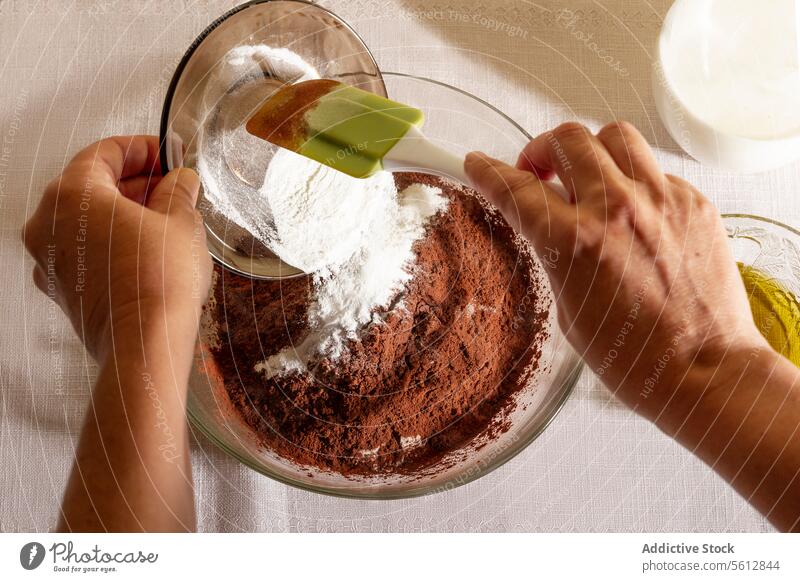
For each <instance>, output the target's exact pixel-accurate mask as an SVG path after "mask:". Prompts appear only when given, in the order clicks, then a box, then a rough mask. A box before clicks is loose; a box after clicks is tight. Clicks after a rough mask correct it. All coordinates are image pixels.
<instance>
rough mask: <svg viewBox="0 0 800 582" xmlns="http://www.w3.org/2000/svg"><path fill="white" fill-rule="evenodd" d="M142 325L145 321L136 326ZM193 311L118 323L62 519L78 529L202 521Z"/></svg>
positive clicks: (178, 527) (156, 527)
mask: <svg viewBox="0 0 800 582" xmlns="http://www.w3.org/2000/svg"><path fill="white" fill-rule="evenodd" d="M137 327H138V326H137ZM195 336H196V320H195V319H194V317H193V316H189V315H181V316H180V317H175V316H173V317H170V318H166V317H165V316H164V315H163V314H162V315H152V316H150V317H146V318H145V317H143V325H142V326H141V328H140V329H138V330H136V329H133V330H131V329H130V328H127V327H126V328H122V329H118V331H117V333H114V334H112V337H113V349H109V350H108V354H107V356H106V357H105V361H104V362H103V363H102V367H101V372H100V376H99V378H98V381H97V384H96V386H95V389H94V392H93V395H92V400H91V403H90V406H89V410H88V412H87V415H86V421H85V425H84V427H83V430H82V433H81V437H80V442H79V444H78V448H77V450H76V457H75V464H74V467H73V471H72V474H71V477H70V480H69V484H68V486H67V490H66V492H65V496H64V502H63V507H62V516H61V520H60V523H59V529H60V530H72V531H86V530H88V531H185V530H193V529H194V528H195V517H194V502H193V491H192V478H191V469H190V463H189V446H188V433H187V426H186V413H185V402H186V387H187V382H188V376H189V372H190V368H191V361H192V353H193V350H194V341H195Z"/></svg>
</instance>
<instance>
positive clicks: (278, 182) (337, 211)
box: [256, 151, 447, 376]
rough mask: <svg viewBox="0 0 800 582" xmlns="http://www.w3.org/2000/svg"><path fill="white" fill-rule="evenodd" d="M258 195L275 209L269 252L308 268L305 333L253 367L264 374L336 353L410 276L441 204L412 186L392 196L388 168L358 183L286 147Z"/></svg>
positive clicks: (433, 192)
mask: <svg viewBox="0 0 800 582" xmlns="http://www.w3.org/2000/svg"><path fill="white" fill-rule="evenodd" d="M261 193H262V195H263V196H264V197H265V198H266V199H267V200H268V201H269V204H270V205H271V206H272V208H273V209H274V210H275V217H276V226H277V238H278V241H280V242H279V243H278V244H277V245H276V246H275V247H274V249H275V250H276V252H277V253H278V255H279V256H280V257H281V258H282V259H283V260H285V261H286V262H288V263H290V264H294V265H295V266H298V267H299V268H302V269H304V270H305V271H306V272H313V273H314V274H313V278H314V280H313V285H314V291H313V296H312V300H311V304H310V306H309V311H308V321H309V327H310V328H311V331H310V332H309V335H308V336H306V338H305V339H304V340H303V342H302V343H301V344H299V345H296V346H290V347H288V348H286V349H284V350H283V351H281V352H279V353H278V354H276V355H274V356H272V357H270V358H268V359H267V360H266V361H264V362H261V363H259V364H257V365H256V370H257V371H262V372H266V373H267V375H268V376H274V375H276V374H281V373H285V372H290V371H303V370H304V369H305V367H306V363H307V362H308V361H309V359H310V358H312V357H314V356H315V355H318V354H320V355H325V356H328V357H331V358H334V359H335V358H336V357H338V356H340V355H341V353H342V350H343V349H344V346H345V344H346V343H347V341H348V340H350V339H355V338H356V337H357V334H358V330H359V329H360V328H361V327H362V326H364V325H366V324H368V323H370V321H372V317H373V315H372V314H373V312H374V311H375V310H376V309H379V308H386V307H388V306H389V305H390V303H391V302H392V301H393V300H394V299H395V298H396V296H397V294H398V293H399V292H400V290H401V289H402V287H403V285H405V284H406V283H407V282H408V281H409V280H410V279H411V276H412V275H411V272H410V267H411V264H412V263H413V261H414V252H413V245H414V243H415V242H416V241H417V240H418V239H419V238H421V237H422V235H423V234H424V232H425V223H426V222H427V221H428V219H430V218H431V217H432V216H434V215H435V214H436V213H437V212H439V211H441V210H442V209H444V208H445V207H446V205H447V200H446V199H445V198H444V197H442V196H441V190H439V189H438V188H433V187H431V186H424V185H422V184H413V185H411V186H409V187H408V188H406V189H405V190H403V191H402V192H399V193H398V192H397V190H396V188H395V185H394V178H393V177H392V175H391V174H389V173H385V172H384V173H380V174H377V175H376V176H373V177H372V178H370V179H367V180H359V179H356V178H351V177H349V176H347V175H345V174H342V173H340V172H337V171H335V170H332V169H330V168H327V167H325V166H321V165H319V164H317V163H316V162H313V161H311V160H308V159H306V158H303V157H301V156H298V155H296V154H294V153H291V152H288V151H281V152H279V154H278V155H276V156H275V158H274V159H273V162H272V164H271V165H270V169H269V170H268V172H267V178H266V180H265V181H264V186H263V188H262V189H261ZM309 267H314V268H313V269H310V268H309Z"/></svg>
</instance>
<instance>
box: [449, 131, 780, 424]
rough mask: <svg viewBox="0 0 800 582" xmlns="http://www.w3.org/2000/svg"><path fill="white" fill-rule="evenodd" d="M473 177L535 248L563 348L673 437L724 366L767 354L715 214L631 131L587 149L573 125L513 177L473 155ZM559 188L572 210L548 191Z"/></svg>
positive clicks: (544, 142)
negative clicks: (740, 357)
mask: <svg viewBox="0 0 800 582" xmlns="http://www.w3.org/2000/svg"><path fill="white" fill-rule="evenodd" d="M465 168H466V171H467V173H468V175H469V176H470V178H471V180H472V181H473V183H474V186H475V188H476V189H477V190H479V191H480V192H481V193H483V194H484V195H485V196H486V197H487V198H488V200H489V201H490V202H492V203H494V204H495V205H496V206H497V207H498V208H499V209H500V211H501V212H502V214H503V215H504V216H505V218H506V219H507V220H508V222H509V223H510V224H511V225H512V226H513V227H514V228H515V229H516V230H517V231H519V232H520V233H521V234H522V235H523V236H525V237H526V238H527V239H528V240H530V241H531V242H532V243H533V245H534V247H535V249H536V252H537V254H538V256H539V258H540V260H541V262H542V263H543V264H544V266H545V268H546V270H547V273H548V275H549V277H550V281H551V285H552V287H553V289H554V292H555V296H556V300H557V305H558V315H559V321H560V324H561V326H562V328H563V330H564V332H565V333H566V336H567V338H568V339H569V341H570V342H571V343H572V344H573V346H574V347H575V348H576V349H577V350H578V351H579V353H580V354H581V355H582V356H583V357H584V359H585V360H586V361H587V362H588V364H589V365H590V366H591V367H592V369H593V370H594V371H595V372H596V373H597V374H598V375H600V376H601V377H602V379H603V380H604V382H605V383H606V384H607V385H608V386H609V387H610V388H611V389H612V390H614V391H615V392H616V394H617V395H618V396H619V397H620V398H621V399H622V400H623V401H624V402H626V403H627V404H628V405H630V406H632V407H634V408H635V409H636V410H637V411H638V412H639V413H641V414H643V415H644V416H646V417H648V418H650V419H651V420H654V421H658V423H659V424H660V425H661V426H662V428H664V429H665V430H667V432H674V430H675V429H676V428H677V427H676V424H679V423H680V422H681V419H683V418H685V416H686V413H687V412H688V410H689V409H690V408H691V406H693V405H694V404H695V403H696V402H697V399H698V398H700V397H701V394H699V393H698V388H697V387H698V385H699V386H701V387H704V386H707V385H709V382H708V381H707V379H708V378H709V376H708V375H711V376H713V375H714V374H715V373H725V372H724V371H722V370H717V367H718V365H719V363H720V362H721V361H722V359H723V358H725V357H729V356H731V355H732V354H737V353H738V354H743V353H747V352H750V351H752V350H756V349H761V348H766V349H769V347H768V345H767V344H766V342H765V340H764V339H763V338H762V337H761V335H760V334H759V332H758V330H757V328H756V327H755V324H754V322H753V319H752V315H751V312H750V308H749V305H748V301H747V297H746V294H745V291H744V286H743V284H742V281H741V277H740V275H739V272H738V269H737V267H736V264H735V263H734V260H733V257H732V254H731V251H730V248H729V246H728V240H727V237H726V233H725V230H724V228H723V225H722V221H721V219H720V216H719V214H718V212H717V210H716V209H715V208H714V206H713V205H712V204H711V203H710V202H709V201H708V200H707V199H706V198H705V197H704V196H703V195H702V194H701V193H700V192H698V191H697V190H696V189H695V188H693V187H692V186H691V185H690V184H688V183H687V182H685V181H683V180H681V179H679V178H676V177H674V176H667V175H665V174H664V173H663V172H662V171H661V169H660V168H659V166H658V164H657V162H656V160H655V158H654V156H653V153H652V151H651V149H650V147H649V145H648V144H647V142H646V141H645V139H644V138H643V137H642V136H641V134H640V133H639V132H638V131H637V130H636V129H635V128H634V127H633V126H631V125H630V124H627V123H613V124H611V125H608V126H606V127H605V128H603V129H602V130H601V131H600V132H599V133H598V134H597V135H593V134H592V133H590V132H589V131H588V130H587V129H586V128H585V127H583V126H582V125H578V124H574V123H568V124H565V125H562V126H560V127H558V128H557V129H555V130H554V131H552V132H548V133H546V134H543V135H542V136H540V137H538V138H536V139H535V140H533V141H532V142H531V143H530V144H529V145H528V146H527V147H526V148H525V150H524V151H523V153H522V155H521V156H520V160H519V162H518V164H517V167H516V168H513V167H511V166H508V165H506V164H504V163H502V162H499V161H496V160H492V159H489V158H487V157H485V156H483V155H482V154H477V153H476V154H470V155H469V156H468V157H467V161H466V164H465ZM554 175H558V177H559V178H560V179H561V182H562V183H563V184H564V186H565V187H566V190H567V191H568V194H569V197H570V200H569V201H566V200H565V199H564V198H563V197H562V196H561V195H560V194H559V193H558V192H557V191H556V190H555V189H554V188H553V187H552V184H551V183H548V181H547V180H549V179H551V178H552V177H554ZM540 178H541V179H540ZM705 374H708V375H705ZM690 377H695V379H699V378H701V377H702V378H703V379H702V380H700V381H699V382H698V381H689V379H690Z"/></svg>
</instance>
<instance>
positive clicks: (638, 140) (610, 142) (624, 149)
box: [597, 121, 664, 183]
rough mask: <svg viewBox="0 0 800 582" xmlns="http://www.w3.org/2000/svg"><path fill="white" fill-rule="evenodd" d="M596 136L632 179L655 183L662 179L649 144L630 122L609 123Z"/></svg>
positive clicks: (662, 176)
mask: <svg viewBox="0 0 800 582" xmlns="http://www.w3.org/2000/svg"><path fill="white" fill-rule="evenodd" d="M597 138H598V139H599V140H600V141H601V142H602V143H603V145H604V146H605V147H606V150H608V153H609V154H611V157H612V158H613V159H614V162H615V163H616V164H617V166H619V168H620V170H622V172H623V173H624V174H625V175H626V176H628V177H629V178H631V179H632V180H639V181H644V182H648V183H655V182H656V181H661V180H663V179H664V175H663V173H662V172H661V168H660V167H659V165H658V162H657V161H656V158H655V155H654V154H653V150H652V149H651V148H650V144H648V143H647V140H646V139H644V136H643V135H642V134H641V133H639V130H638V129H636V128H635V127H634V126H633V125H631V124H630V123H627V122H625V121H615V122H614V123H609V124H608V125H606V126H605V127H604V128H603V129H601V130H600V132H599V133H598V134H597Z"/></svg>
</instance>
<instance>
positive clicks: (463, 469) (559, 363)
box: [188, 73, 582, 499]
mask: <svg viewBox="0 0 800 582" xmlns="http://www.w3.org/2000/svg"><path fill="white" fill-rule="evenodd" d="M383 78H384V81H385V83H386V89H387V93H388V94H389V96H390V97H391V98H393V99H396V100H398V101H401V102H406V103H410V104H412V105H415V106H418V107H421V108H422V109H423V110H424V112H425V115H426V123H425V132H426V135H427V136H428V137H429V138H430V139H432V140H434V141H435V142H437V143H439V144H441V145H443V146H446V147H448V148H451V149H452V150H453V151H455V152H457V153H466V152H468V151H471V150H476V149H480V150H483V151H486V152H487V153H489V154H490V155H492V156H494V157H497V158H499V159H505V160H515V159H516V157H517V155H518V153H519V152H520V150H522V148H523V147H524V146H525V144H527V143H528V141H529V140H530V139H531V136H530V135H529V134H528V133H527V132H526V131H525V130H523V129H522V128H521V127H520V126H519V125H517V123H515V122H514V121H513V120H512V119H510V118H509V117H507V116H506V115H504V114H503V113H502V112H501V111H499V110H497V109H496V108H494V107H492V106H491V105H489V104H488V103H486V102H485V101H482V100H480V99H478V98H477V97H474V96H472V95H470V94H469V93H466V92H465V91H461V90H459V89H456V88H454V87H451V86H449V85H445V84H443V83H439V82H437V81H432V80H430V79H423V78H419V77H414V76H411V75H404V74H399V73H383ZM545 287H546V288H548V289H549V286H547V285H545ZM545 301H548V302H549V305H550V307H551V308H550V309H549V321H548V331H549V338H548V340H547V342H546V343H545V345H544V346H543V349H542V357H541V360H540V364H539V369H538V371H537V372H536V373H535V374H534V375H533V377H532V378H531V379H530V381H529V382H528V384H527V386H526V387H525V388H524V389H523V390H522V391H520V393H519V396H518V399H517V402H516V404H517V405H516V407H515V408H514V410H513V411H512V412H511V413H510V414H509V415H508V416H507V417H506V418H507V419H508V420H509V425H510V427H511V428H510V429H509V430H508V431H507V432H506V433H504V434H502V435H500V436H499V437H497V438H495V439H493V440H491V441H489V442H488V443H481V442H480V441H478V442H476V443H475V444H473V445H469V446H467V447H465V448H463V449H461V450H459V451H457V452H455V453H454V454H453V455H452V456H451V457H450V458H449V459H446V460H445V462H443V463H440V464H439V465H437V466H435V467H433V468H431V469H428V470H425V471H422V472H420V473H419V474H415V475H380V476H375V477H361V478H353V477H344V476H342V475H339V474H333V473H329V472H322V471H320V470H319V469H316V468H314V467H308V466H300V465H296V464H294V463H292V462H291V461H289V460H287V459H284V458H281V457H279V456H278V455H276V454H275V453H273V452H272V451H271V450H269V449H266V448H264V447H263V446H261V445H260V444H259V442H258V439H257V438H256V435H255V434H254V433H253V431H252V429H250V427H249V426H248V425H246V424H245V423H244V421H243V420H242V419H241V418H240V417H239V415H238V413H237V412H236V411H235V410H234V408H233V406H232V404H231V403H230V401H229V400H228V397H227V392H226V390H225V387H224V385H223V383H222V379H221V376H220V374H219V372H218V370H217V369H216V365H215V363H214V360H213V358H212V357H210V353H209V346H212V345H214V342H215V341H216V339H217V338H215V337H214V335H213V332H212V331H211V329H212V327H211V325H210V322H209V321H208V320H206V321H205V322H204V325H203V333H202V334H201V336H202V337H201V341H200V344H199V348H198V356H197V359H196V365H195V369H194V372H193V374H192V378H191V383H190V390H189V398H188V410H189V417H190V418H191V420H192V422H193V424H194V425H195V426H196V427H197V428H198V429H199V430H200V431H201V432H202V433H204V434H205V435H206V436H207V437H208V438H209V439H210V440H212V441H213V442H214V443H216V444H217V445H218V446H219V447H220V448H221V449H222V450H224V451H225V452H227V453H228V454H230V455H231V456H233V457H235V458H237V459H239V460H240V461H241V462H242V463H244V464H245V465H247V466H249V467H251V468H252V469H255V470H256V471H258V472H260V473H263V474H264V475H267V476H269V477H272V478H274V479H277V480H279V481H282V482H284V483H288V484H290V485H294V486H296V487H300V488H303V489H307V490H310V491H316V492H320V493H327V494H331V495H339V496H344V497H357V498H379V499H392V498H403V497H413V496H417V495H424V494H427V493H432V492H437V491H444V490H448V489H452V488H454V487H457V486H459V485H463V484H465V483H468V482H470V481H473V480H475V479H478V478H480V477H481V476H483V475H486V474H487V473H489V472H491V471H492V470H494V469H496V468H497V467H499V466H500V465H502V464H503V463H505V462H506V461H508V460H509V459H511V458H512V457H514V456H515V455H517V454H518V453H519V452H520V451H522V450H523V449H524V448H525V447H527V446H528V445H529V444H530V443H531V442H532V441H533V440H534V439H536V437H537V436H539V435H540V434H541V433H542V431H544V430H545V428H546V427H547V426H548V424H549V423H550V422H551V421H552V420H553V418H554V417H555V415H556V414H557V413H558V411H559V410H560V409H561V407H562V405H563V404H564V402H565V401H566V399H567V397H568V396H569V394H570V393H571V391H572V389H573V387H574V385H575V382H576V381H577V378H578V376H579V374H580V371H581V369H582V364H581V361H580V359H579V357H578V356H577V355H576V354H575V352H574V351H573V350H572V348H571V347H570V346H569V344H568V343H567V341H566V338H565V337H564V336H563V335H562V333H561V331H560V330H559V327H558V323H557V318H556V311H555V308H553V307H552V297H548V298H546V299H545ZM519 309H520V316H522V317H524V316H525V306H524V305H521V306H520V308H519ZM275 316H276V317H281V314H279V313H276V314H275ZM481 444H483V446H480V445H481Z"/></svg>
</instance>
